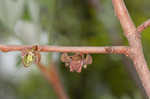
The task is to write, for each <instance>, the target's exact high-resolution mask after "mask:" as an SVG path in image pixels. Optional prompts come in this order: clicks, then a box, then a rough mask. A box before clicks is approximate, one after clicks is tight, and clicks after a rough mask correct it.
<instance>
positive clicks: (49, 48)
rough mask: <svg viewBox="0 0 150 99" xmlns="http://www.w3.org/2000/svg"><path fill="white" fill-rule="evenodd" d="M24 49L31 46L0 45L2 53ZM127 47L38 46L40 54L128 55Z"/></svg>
mask: <svg viewBox="0 0 150 99" xmlns="http://www.w3.org/2000/svg"><path fill="white" fill-rule="evenodd" d="M25 48H32V46H31V45H29V46H25V45H0V50H1V51H3V52H9V51H22V50H24V49H25ZM128 50H129V48H128V47H127V46H105V47H63V46H38V51H40V52H72V53H73V52H75V53H76V52H80V53H103V54H106V53H115V54H128Z"/></svg>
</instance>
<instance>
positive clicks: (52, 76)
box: [37, 63, 69, 99]
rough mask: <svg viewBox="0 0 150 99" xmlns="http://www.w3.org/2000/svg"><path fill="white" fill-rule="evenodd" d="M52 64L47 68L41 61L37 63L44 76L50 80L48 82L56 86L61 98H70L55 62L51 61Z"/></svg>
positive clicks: (55, 88)
mask: <svg viewBox="0 0 150 99" xmlns="http://www.w3.org/2000/svg"><path fill="white" fill-rule="evenodd" d="M50 65H51V66H50V69H47V68H46V67H45V66H44V65H43V64H41V63H39V64H37V66H38V68H39V69H40V70H41V72H42V73H43V76H44V77H45V78H46V79H47V80H48V82H49V83H50V84H51V85H52V87H53V88H54V90H55V92H56V94H57V95H58V96H59V99H69V98H68V96H67V94H66V93H65V91H64V88H63V86H62V84H61V81H60V78H59V75H58V73H57V70H56V68H55V66H54V63H51V64H50Z"/></svg>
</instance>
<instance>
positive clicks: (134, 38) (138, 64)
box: [112, 0, 150, 99]
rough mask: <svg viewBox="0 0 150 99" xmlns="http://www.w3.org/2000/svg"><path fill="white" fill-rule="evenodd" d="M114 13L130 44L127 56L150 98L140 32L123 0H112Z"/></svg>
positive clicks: (149, 75)
mask: <svg viewBox="0 0 150 99" xmlns="http://www.w3.org/2000/svg"><path fill="white" fill-rule="evenodd" d="M112 2H113V6H114V9H115V12H116V15H117V17H118V19H119V21H120V23H121V26H122V28H123V30H124V34H125V36H126V37H127V39H128V41H129V44H130V48H131V49H130V53H129V56H130V58H131V59H132V61H133V63H134V68H135V69H136V71H137V73H138V75H139V78H140V80H141V82H142V85H143V87H144V89H145V92H146V95H147V96H148V97H149V99H150V84H149V82H150V72H149V69H148V66H147V63H146V61H145V58H144V55H143V49H142V44H141V38H140V34H139V32H138V31H137V29H136V27H135V25H134V23H133V21H132V19H131V18H130V15H129V13H128V11H127V9H126V6H125V4H124V1H123V0H112Z"/></svg>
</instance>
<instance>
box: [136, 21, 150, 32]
mask: <svg viewBox="0 0 150 99" xmlns="http://www.w3.org/2000/svg"><path fill="white" fill-rule="evenodd" d="M148 27H150V19H149V20H147V21H145V22H144V23H143V24H141V25H140V26H138V27H137V31H138V32H142V31H143V30H144V29H146V28H148Z"/></svg>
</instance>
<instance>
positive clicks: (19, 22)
mask: <svg viewBox="0 0 150 99" xmlns="http://www.w3.org/2000/svg"><path fill="white" fill-rule="evenodd" d="M125 3H126V6H127V8H128V10H129V12H130V15H131V17H132V18H133V21H134V22H135V24H136V26H138V25H140V24H141V23H142V22H144V21H145V20H147V19H148V18H149V17H150V13H149V10H150V0H136V1H135V0H125ZM149 31H150V29H146V30H145V31H144V32H143V33H142V43H143V48H144V54H145V57H146V60H147V62H148V65H149V64H150V54H149V51H150V46H149V42H150V34H149ZM0 44H12V45H13V44H15V45H24V44H41V45H62V46H111V45H128V42H127V40H126V38H125V37H124V35H123V31H122V29H121V26H120V23H119V21H118V20H117V17H116V16H115V13H114V11H113V6H112V1H111V0H0ZM59 57H60V53H52V54H48V53H42V63H43V64H45V65H47V64H48V63H49V61H50V60H51V59H53V60H54V61H55V62H56V63H57V68H58V71H59V75H60V78H61V82H62V84H63V85H64V87H65V91H66V93H67V94H68V96H69V98H70V99H142V98H143V97H142V94H141V91H142V90H143V89H142V88H138V87H137V86H139V87H141V85H140V81H139V79H138V77H137V74H136V72H135V71H134V69H133V67H132V66H133V64H132V62H131V61H130V60H129V59H127V58H126V57H125V56H123V55H104V54H100V55H96V54H92V57H93V64H92V65H89V66H88V68H87V69H83V70H82V72H81V73H80V74H79V73H76V72H69V69H68V68H65V66H64V63H62V62H60V58H59ZM142 92H143V91H142ZM0 99H58V97H57V95H56V93H55V91H54V90H53V88H52V85H50V84H49V83H48V81H47V80H45V78H44V77H43V76H42V75H41V72H40V71H39V69H38V68H37V67H36V66H34V65H33V66H31V67H29V68H24V67H23V65H22V64H21V59H20V53H19V52H9V53H2V52H0Z"/></svg>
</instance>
